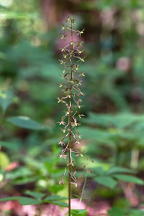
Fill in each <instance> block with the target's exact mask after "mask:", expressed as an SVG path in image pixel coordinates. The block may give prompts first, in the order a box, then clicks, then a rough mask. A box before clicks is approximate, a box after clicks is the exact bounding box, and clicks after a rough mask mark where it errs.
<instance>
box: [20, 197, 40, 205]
mask: <svg viewBox="0 0 144 216" xmlns="http://www.w3.org/2000/svg"><path fill="white" fill-rule="evenodd" d="M17 201H18V202H19V203H20V204H21V205H38V204H41V203H42V202H41V201H40V200H37V199H32V198H29V197H19V199H18V200H17Z"/></svg>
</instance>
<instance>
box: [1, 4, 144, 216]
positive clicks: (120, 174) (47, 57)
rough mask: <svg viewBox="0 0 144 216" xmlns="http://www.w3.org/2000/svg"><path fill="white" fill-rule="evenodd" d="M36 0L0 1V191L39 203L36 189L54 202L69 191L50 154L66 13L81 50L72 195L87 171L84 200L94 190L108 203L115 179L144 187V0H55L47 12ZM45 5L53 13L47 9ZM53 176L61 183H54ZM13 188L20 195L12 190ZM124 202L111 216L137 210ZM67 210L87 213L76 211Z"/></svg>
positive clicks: (54, 153)
mask: <svg viewBox="0 0 144 216" xmlns="http://www.w3.org/2000/svg"><path fill="white" fill-rule="evenodd" d="M45 2H46V4H50V3H49V1H48V0H46V1H45ZM43 3H44V1H42V0H41V1H40V0H39V1H38V0H37V1H35V0H26V1H21V2H20V1H19V0H0V48H1V49H0V75H1V76H0V109H1V115H0V123H1V124H0V128H1V134H0V150H1V152H0V187H1V193H0V197H1V196H2V195H4V197H8V196H12V195H13V196H14V198H13V199H14V200H19V201H20V203H22V204H23V203H27V202H28V203H31V202H32V203H38V204H40V203H43V201H42V200H41V199H40V201H38V200H37V199H39V195H40V194H42V196H43V195H44V196H47V198H45V200H47V202H49V203H54V204H57V205H60V206H61V205H63V197H67V185H66V176H64V173H65V162H64V161H63V160H62V159H60V158H59V157H58V155H59V153H60V149H59V146H58V142H59V140H60V137H61V129H60V128H59V126H58V124H57V122H58V121H59V119H60V116H62V113H63V112H64V110H63V106H61V105H59V104H57V97H59V96H60V94H61V92H60V90H59V87H58V86H59V83H60V81H61V73H62V68H61V67H60V66H59V62H58V59H59V56H60V54H59V48H60V46H61V45H62V44H61V42H60V41H59V33H60V30H59V25H60V24H61V23H60V22H58V20H62V19H63V16H64V15H65V14H67V11H69V12H72V13H74V15H75V16H76V20H77V26H78V27H79V28H80V29H85V33H84V35H83V40H84V45H85V53H86V54H85V55H86V62H85V64H84V65H83V66H81V67H80V70H81V71H82V72H84V73H85V74H86V78H85V79H84V80H83V81H84V85H83V89H84V93H85V97H84V101H83V107H82V108H81V112H82V113H83V114H84V115H85V118H84V119H83V120H82V121H81V126H80V128H79V131H80V134H81V135H82V142H81V143H80V147H78V148H80V151H81V152H82V154H83V155H84V156H83V157H80V158H78V162H77V167H76V169H77V175H78V177H79V178H80V180H78V181H79V182H80V183H79V185H80V187H79V189H77V191H76V189H75V188H74V192H73V197H74V198H77V197H80V195H81V190H82V185H83V181H84V179H85V178H86V179H87V182H88V183H87V185H86V188H85V191H86V193H87V194H89V193H90V196H86V195H84V199H85V200H86V202H90V201H95V200H97V199H98V198H99V197H100V196H101V199H109V200H110V202H111V203H114V200H115V199H116V200H119V199H121V197H123V196H124V195H122V192H121V190H120V184H119V183H121V181H122V182H131V183H135V184H138V185H139V186H137V187H138V189H139V188H140V187H141V185H143V178H144V176H143V174H142V171H143V169H144V159H143V155H144V151H143V150H144V133H143V129H144V115H143V107H144V85H143V84H144V74H143V68H144V61H143V58H144V51H143V50H144V45H143V44H144V43H143V36H144V13H143V12H144V2H143V1H141V0H121V1H119V0H94V1H81V0H79V1H74V0H72V1H66V0H63V1H62V3H60V1H55V2H54V3H51V4H50V6H49V9H48V8H47V9H46V8H45V10H44V7H43ZM62 7H63V10H62ZM51 8H57V10H56V11H57V12H56V13H53V14H51V13H49V11H48V10H51ZM46 10H47V11H46ZM61 10H62V11H63V12H62V13H63V16H62V15H61ZM45 14H46V15H47V16H49V14H50V16H51V17H47V18H46V16H45ZM55 16H56V17H55ZM49 20H50V21H51V26H50V27H49V26H48V27H47V22H49ZM13 164H15V165H14V168H11V167H13ZM61 179H63V181H64V184H59V182H60V181H61ZM89 184H92V185H93V188H91V187H90V186H89ZM117 184H119V187H116V186H117ZM1 185H2V186H1ZM3 185H4V186H3ZM17 191H20V196H15V194H17ZM27 191H29V192H27ZM34 193H35V194H34ZM54 195H55V196H57V197H53V200H51V202H50V200H49V198H48V197H51V196H54ZM27 196H28V197H27ZM29 196H30V197H29ZM35 196H36V197H35ZM37 196H38V197H37ZM139 196H140V201H141V200H143V199H144V197H143V194H142V193H140V194H139ZM4 199H8V198H4ZM28 199H29V200H28ZM51 199H52V198H51ZM61 201H62V203H61ZM44 202H46V201H44ZM126 207H127V208H126V209H125V208H123V209H121V207H119V206H116V207H114V208H112V209H111V210H110V213H109V214H110V216H116V215H117V216H123V215H129V216H140V215H142V213H141V211H138V210H131V209H130V205H129V204H128V206H126ZM75 215H86V212H84V211H76V210H75V211H73V216H75Z"/></svg>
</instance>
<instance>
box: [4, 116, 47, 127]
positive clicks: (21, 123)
mask: <svg viewBox="0 0 144 216" xmlns="http://www.w3.org/2000/svg"><path fill="white" fill-rule="evenodd" d="M7 121H8V122H10V123H12V124H14V125H16V126H18V127H22V128H26V129H31V130H45V129H46V126H44V125H42V124H40V123H38V122H36V121H34V120H32V119H30V118H29V117H27V116H16V117H10V118H8V119H7Z"/></svg>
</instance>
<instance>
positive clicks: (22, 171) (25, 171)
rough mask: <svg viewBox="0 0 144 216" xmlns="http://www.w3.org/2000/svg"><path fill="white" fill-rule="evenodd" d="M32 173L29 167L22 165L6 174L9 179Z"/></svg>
mask: <svg viewBox="0 0 144 216" xmlns="http://www.w3.org/2000/svg"><path fill="white" fill-rule="evenodd" d="M31 175H32V171H31V170H30V169H29V168H27V167H20V168H18V169H16V170H13V171H11V172H8V173H7V174H6V178H8V179H16V178H24V177H28V176H31Z"/></svg>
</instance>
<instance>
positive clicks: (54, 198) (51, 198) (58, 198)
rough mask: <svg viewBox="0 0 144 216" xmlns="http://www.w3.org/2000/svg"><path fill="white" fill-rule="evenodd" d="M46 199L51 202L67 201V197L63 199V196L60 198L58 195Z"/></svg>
mask: <svg viewBox="0 0 144 216" xmlns="http://www.w3.org/2000/svg"><path fill="white" fill-rule="evenodd" d="M45 199H46V200H49V201H60V200H66V199H67V198H66V197H61V196H58V195H51V196H47V197H46V198H45Z"/></svg>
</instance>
